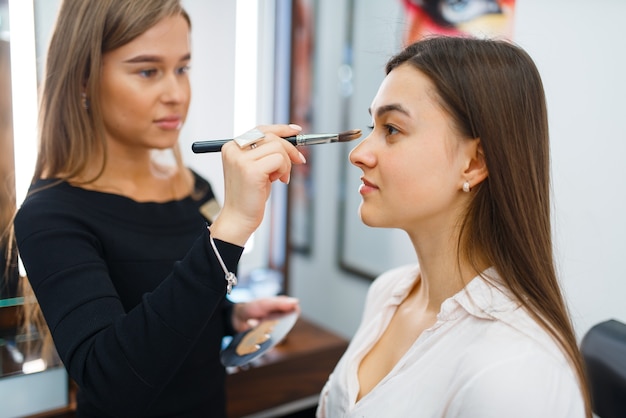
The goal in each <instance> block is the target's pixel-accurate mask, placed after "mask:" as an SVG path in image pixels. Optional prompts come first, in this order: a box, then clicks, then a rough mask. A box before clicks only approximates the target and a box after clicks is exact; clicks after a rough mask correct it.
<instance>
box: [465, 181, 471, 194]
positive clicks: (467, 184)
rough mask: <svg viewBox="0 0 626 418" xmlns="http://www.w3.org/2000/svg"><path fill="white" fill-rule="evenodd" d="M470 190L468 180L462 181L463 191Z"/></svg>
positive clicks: (467, 191)
mask: <svg viewBox="0 0 626 418" xmlns="http://www.w3.org/2000/svg"><path fill="white" fill-rule="evenodd" d="M470 190H471V189H470V184H469V182H468V181H466V182H465V183H463V191H464V192H465V193H469V192H470Z"/></svg>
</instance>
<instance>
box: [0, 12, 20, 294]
mask: <svg viewBox="0 0 626 418" xmlns="http://www.w3.org/2000/svg"><path fill="white" fill-rule="evenodd" d="M0 92H1V93H0V231H1V232H2V235H0V253H1V254H2V260H1V261H0V268H1V270H0V271H2V281H1V282H0V301H2V300H9V299H13V298H15V296H16V291H17V268H16V264H17V254H16V252H15V246H13V245H11V244H12V242H11V236H10V234H9V230H10V225H11V219H12V217H13V213H14V212H15V163H14V158H13V111H12V98H11V51H10V42H9V5H8V2H7V0H0ZM7 260H10V261H9V262H7ZM4 304H8V302H4ZM0 306H3V303H0Z"/></svg>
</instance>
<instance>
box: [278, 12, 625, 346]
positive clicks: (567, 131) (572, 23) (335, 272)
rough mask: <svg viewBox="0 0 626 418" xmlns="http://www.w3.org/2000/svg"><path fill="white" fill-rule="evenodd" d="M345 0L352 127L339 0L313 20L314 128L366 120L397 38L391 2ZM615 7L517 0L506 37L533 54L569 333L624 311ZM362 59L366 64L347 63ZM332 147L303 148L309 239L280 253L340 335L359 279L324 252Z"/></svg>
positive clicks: (335, 151)
mask: <svg viewBox="0 0 626 418" xmlns="http://www.w3.org/2000/svg"><path fill="white" fill-rule="evenodd" d="M355 3H356V5H357V10H356V15H357V17H358V19H357V25H356V32H357V34H358V35H357V40H356V42H355V51H354V56H355V62H356V65H355V67H356V68H355V74H354V77H355V90H354V96H353V102H354V103H353V104H352V106H351V108H350V109H349V112H350V122H349V123H352V126H345V123H342V121H341V114H342V111H344V110H345V108H342V107H341V98H340V97H339V95H338V86H337V85H338V83H337V69H338V67H339V65H340V62H341V52H342V51H341V43H342V42H343V39H344V36H345V29H344V26H345V25H344V20H343V19H344V18H345V6H346V1H345V0H341V1H339V0H320V6H319V10H318V19H319V20H320V21H322V22H324V24H323V29H322V30H319V31H318V38H317V39H316V47H317V49H318V55H319V56H318V62H319V66H318V68H317V70H318V72H319V73H318V75H317V76H318V77H319V79H318V80H316V82H317V84H316V87H315V91H316V93H315V94H316V98H315V100H316V105H317V106H318V108H319V109H323V110H322V111H318V112H317V113H316V120H315V126H316V127H317V128H318V129H319V130H323V131H328V130H333V129H337V130H342V129H348V128H362V129H363V128H364V127H365V126H366V124H367V123H369V122H367V119H368V118H367V117H366V115H367V107H368V105H369V103H370V101H371V99H372V97H373V95H374V94H375V92H376V89H377V88H378V84H379V82H380V80H382V77H383V68H382V65H383V64H384V62H385V61H386V59H387V58H388V56H389V55H390V54H391V53H393V52H395V49H394V48H399V41H398V39H399V38H398V33H399V32H398V31H399V29H398V27H399V25H401V24H402V13H401V11H400V8H399V7H398V5H399V3H400V1H399V0H398V1H397V2H395V5H394V2H390V1H382V0H358V1H356V2H355ZM624 15H626V3H624V2H623V1H621V0H603V1H601V2H592V3H591V2H587V1H583V0H551V1H549V2H546V1H543V0H518V1H517V16H516V25H515V41H516V42H517V43H518V44H520V45H521V46H522V47H524V48H525V49H526V50H527V51H528V52H529V53H530V54H531V56H532V57H533V58H534V59H535V62H536V63H537V66H538V67H539V71H540V72H541V74H542V77H543V81H544V84H545V90H546V94H547V100H548V111H549V119H550V131H551V132H550V133H551V141H552V172H553V173H552V174H553V189H554V192H553V197H554V199H553V206H554V230H555V254H556V259H557V263H558V269H559V273H560V276H561V278H562V283H563V287H564V290H565V294H566V299H567V301H568V303H569V305H570V308H571V312H572V316H573V319H574V323H575V327H576V330H577V333H578V336H579V337H582V335H583V334H584V333H585V332H586V331H587V330H588V329H589V328H590V327H591V326H592V325H593V324H595V323H597V322H600V321H603V320H606V319H610V318H614V319H618V320H621V321H623V322H626V303H624V302H623V299H624V295H625V294H626V265H625V264H624V262H623V259H624V258H625V256H626V243H625V239H626V216H625V215H626V192H625V191H624V190H625V187H624V186H623V184H624V182H625V179H626V175H625V173H624V170H623V168H622V167H624V163H623V161H622V160H623V158H624V156H625V155H626V117H624V109H625V108H624V100H623V98H624V97H626V81H625V79H624V76H623V74H624V71H625V70H626V55H625V54H624V53H623V51H624V48H625V46H626V45H625V41H624V40H623V33H622V32H623V30H622V29H621V28H622V25H623V16H624ZM332 28H334V30H333V29H332ZM360 38H361V39H360ZM394 45H395V47H394ZM388 48H391V49H388ZM362 64H364V65H365V66H367V67H368V68H365V69H364V68H360V67H358V66H359V65H362ZM359 107H360V109H359ZM360 115H363V116H360ZM363 118H365V119H364V120H365V122H362V120H363ZM341 148H342V147H340V146H337V147H328V148H323V149H322V147H320V148H319V149H317V148H316V149H315V153H314V161H313V163H314V170H315V174H314V175H315V181H316V192H317V195H316V198H315V206H314V209H315V212H314V216H313V218H314V223H315V232H314V242H313V250H312V254H311V256H310V257H308V256H302V255H294V256H293V257H292V259H291V264H290V265H291V270H290V277H291V281H292V282H291V283H292V285H291V286H292V287H291V289H292V293H293V294H294V295H295V296H297V297H299V298H300V299H301V304H302V307H303V314H304V315H305V316H307V317H309V318H310V319H312V320H314V321H316V322H318V323H320V324H322V325H324V326H326V327H328V328H329V329H331V330H334V331H336V332H338V333H339V334H341V335H344V336H346V337H350V336H351V335H352V334H353V333H354V331H355V330H356V327H357V326H358V323H359V321H360V316H361V310H362V306H363V301H364V298H365V293H366V291H367V287H368V285H369V282H368V281H367V280H365V279H362V278H359V277H356V276H353V275H350V274H348V273H345V272H344V271H342V270H341V269H339V268H338V266H337V263H336V257H337V254H338V253H339V249H338V246H337V240H336V235H337V234H336V232H337V230H338V227H339V224H338V219H337V199H338V197H339V196H340V192H341V189H340V187H339V185H338V182H339V181H340V180H341V177H340V175H341V174H340V173H341V171H340V169H339V167H340V166H341V165H346V164H349V163H348V162H347V158H346V155H345V154H344V152H345V150H342V149H341ZM322 168H323V169H322ZM356 187H357V184H349V185H348V186H347V188H346V190H347V193H356V190H357V188H356ZM354 216H355V217H356V216H357V214H356V213H354ZM369 244H370V245H372V246H375V245H376V242H371V243H369Z"/></svg>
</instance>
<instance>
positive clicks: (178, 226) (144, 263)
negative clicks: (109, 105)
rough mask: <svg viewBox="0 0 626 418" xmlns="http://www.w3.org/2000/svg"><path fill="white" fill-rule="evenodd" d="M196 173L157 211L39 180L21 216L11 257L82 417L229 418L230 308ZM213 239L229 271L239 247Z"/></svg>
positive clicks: (204, 190) (205, 188) (206, 194)
mask: <svg viewBox="0 0 626 418" xmlns="http://www.w3.org/2000/svg"><path fill="white" fill-rule="evenodd" d="M194 175H195V176H196V186H195V193H193V195H194V197H191V196H190V197H187V198H184V199H182V200H176V201H170V202H166V203H139V202H136V201H133V200H131V199H129V198H126V197H123V196H119V195H115V194H109V193H102V192H96V191H90V190H86V189H83V188H79V187H74V186H72V185H70V184H68V183H66V182H59V181H56V180H39V181H37V182H36V183H35V184H33V186H32V187H31V193H30V194H29V196H28V197H27V199H26V200H25V201H24V203H23V205H22V206H21V208H20V209H19V211H18V214H17V216H16V218H15V231H16V237H17V244H18V249H19V252H20V256H21V258H22V260H23V263H24V266H25V268H26V272H27V275H28V279H29V281H30V283H31V285H32V287H33V290H34V292H35V295H36V296H37V300H38V302H39V304H40V306H41V309H42V311H43V314H44V317H45V318H46V321H47V323H48V326H49V328H50V330H51V332H52V336H53V339H54V343H55V346H56V349H57V352H58V353H59V356H60V358H61V360H62V361H63V363H64V365H65V367H66V369H67V370H68V373H69V375H70V377H71V378H72V379H74V380H75V381H76V383H77V384H78V386H79V392H78V396H77V404H78V415H79V416H117V417H140V416H176V417H187V416H189V417H222V416H225V415H226V412H225V393H224V379H225V370H224V367H223V366H222V365H221V363H220V360H219V351H220V348H221V342H222V338H223V336H224V335H228V334H232V332H233V330H232V324H231V313H232V304H231V303H230V302H229V301H228V300H227V299H226V298H225V293H226V281H225V280H224V272H223V270H222V268H221V266H220V264H219V262H218V261H217V259H216V257H215V254H214V252H213V250H212V248H211V245H210V242H209V235H208V231H207V228H206V223H207V221H206V219H205V218H204V217H203V216H202V215H201V213H200V207H201V206H202V205H203V204H205V203H206V202H208V201H210V200H211V199H213V192H212V190H211V187H210V186H209V184H208V183H207V182H206V181H205V180H203V179H201V178H200V177H199V176H197V175H196V174H195V173H194ZM196 195H199V197H197V196H196ZM215 241H216V245H217V247H218V250H219V252H220V254H221V255H222V258H223V259H224V261H225V263H226V266H227V267H228V268H229V269H231V271H235V270H234V269H235V268H236V265H237V263H238V261H239V258H240V257H241V254H242V251H243V248H241V247H239V246H236V245H232V244H229V243H225V242H222V241H219V240H215Z"/></svg>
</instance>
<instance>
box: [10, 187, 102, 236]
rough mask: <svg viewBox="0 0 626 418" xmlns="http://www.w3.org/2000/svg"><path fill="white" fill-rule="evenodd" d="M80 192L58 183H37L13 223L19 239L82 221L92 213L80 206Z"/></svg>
mask: <svg viewBox="0 0 626 418" xmlns="http://www.w3.org/2000/svg"><path fill="white" fill-rule="evenodd" d="M79 193H80V189H77V188H75V187H72V186H70V185H69V184H67V183H66V182H63V181H59V180H38V181H37V182H35V183H34V184H33V185H32V186H31V188H30V190H29V193H28V195H27V197H26V199H24V202H23V203H22V205H21V206H20V207H19V209H18V210H17V213H16V215H15V220H14V226H15V233H16V236H17V238H18V239H19V238H22V237H24V236H26V235H29V234H30V233H31V232H32V231H42V230H43V231H45V230H49V229H53V228H56V227H58V226H59V225H61V224H64V223H66V221H68V220H72V221H71V222H72V223H74V220H75V219H82V218H84V217H85V216H87V215H86V214H88V213H89V212H90V211H89V210H87V209H88V208H87V207H86V206H85V205H84V204H82V203H80V202H81V201H82V200H83V199H82V198H81V197H80V196H79Z"/></svg>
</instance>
